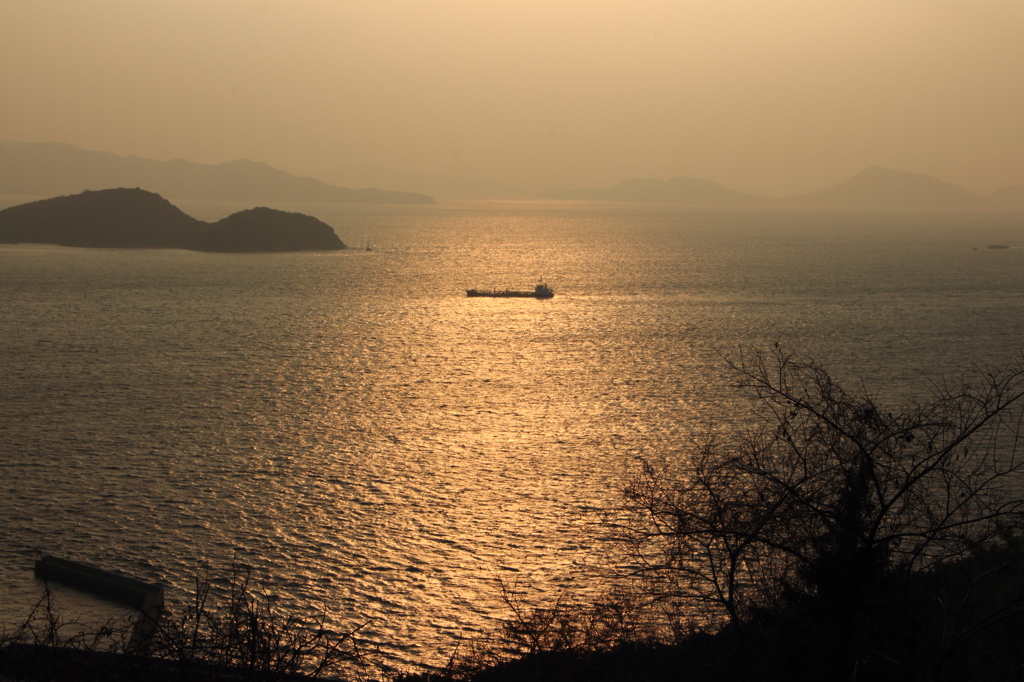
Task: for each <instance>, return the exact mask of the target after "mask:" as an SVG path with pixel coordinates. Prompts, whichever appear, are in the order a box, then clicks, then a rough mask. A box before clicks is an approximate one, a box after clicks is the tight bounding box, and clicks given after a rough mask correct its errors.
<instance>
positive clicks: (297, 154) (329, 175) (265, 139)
mask: <svg viewBox="0 0 1024 682" xmlns="http://www.w3.org/2000/svg"><path fill="white" fill-rule="evenodd" d="M0 59H2V63H3V64H4V66H5V67H6V68H4V69H2V70H0V86H2V87H3V91H4V93H5V95H4V97H3V98H2V99H0V140H11V141H21V142H49V141H54V142H66V143H70V144H74V145H76V146H79V147H82V148H84V149H96V150H102V151H109V152H113V153H115V154H119V155H138V156H142V157H148V158H155V159H164V160H167V159H173V158H183V159H187V160H190V161H195V162H198V163H221V162H226V161H233V160H235V159H239V158H246V159H252V160H256V161H261V162H264V163H267V164H269V165H271V166H274V167H277V168H281V169H283V170H286V171H288V172H289V173H293V174H297V175H304V176H312V177H316V178H319V179H321V180H324V181H326V182H334V183H338V181H339V180H342V179H345V178H347V177H353V169H356V168H359V167H364V166H379V167H384V168H388V169H391V170H393V171H395V172H397V173H406V174H423V175H443V176H454V177H464V178H472V179H477V180H481V181H482V180H486V181H490V182H495V183H504V184H506V185H510V186H513V187H518V188H522V189H523V190H525V191H527V192H531V193H532V192H536V191H539V190H543V189H552V188H575V187H600V186H611V185H614V184H615V183H617V182H619V181H621V180H624V179H627V178H632V177H658V178H672V177H680V176H683V177H694V178H707V179H712V180H715V181H716V182H719V183H722V184H724V185H727V186H728V187H730V188H733V189H736V190H738V191H742V192H748V193H764V194H769V195H773V196H783V195H787V194H794V193H799V192H807V191H812V190H816V189H819V188H822V187H827V186H831V185H835V184H838V183H840V182H843V181H845V180H847V179H848V178H850V177H851V176H853V175H855V174H856V173H858V172H860V171H862V170H863V169H864V168H866V167H868V166H872V165H878V166H883V167H887V168H894V169H898V170H902V171H911V172H919V173H925V174H928V175H932V176H934V177H936V178H940V179H942V180H944V181H947V182H950V183H955V184H957V185H961V186H963V187H965V188H968V189H970V190H972V191H974V192H977V193H979V194H989V193H991V192H992V191H993V190H995V189H998V188H1000V187H1003V186H1006V185H1014V184H1018V185H1019V184H1024V115H1022V114H1024V4H1022V3H1020V2H1016V1H1011V0H984V1H983V2H979V3H974V4H972V5H970V6H966V5H959V4H952V3H927V2H923V1H920V0H914V1H909V2H900V3H884V2H881V1H878V0H869V1H867V2H861V3H856V4H848V5H842V6H839V5H836V4H832V3H828V4H825V3H815V2H811V1H810V0H789V1H786V2H781V3H772V4H765V5H751V4H748V3H742V2H739V1H734V0H726V1H724V2H710V1H706V0H700V1H696V2H686V3H678V2H669V1H667V0H652V1H650V2H645V3H640V4H638V3H625V2H610V1H599V2H593V3H588V4H586V5H578V4H576V3H568V2H556V3H540V2H536V1H531V2H520V3H514V4H513V3H489V4H483V3H479V4H477V3H468V2H455V1H443V2H438V3H429V4H427V3H412V2H387V1H385V2H380V3H374V4H372V5H371V4H360V3H341V2H332V1H330V0H300V1H297V2H288V3H285V2H273V1H267V2H261V3H251V2H242V1H217V2H204V3H199V2H175V3H171V2H164V1H157V2H146V3H137V2H128V1H127V0H108V1H103V2H90V3H75V2H52V3H30V2H22V1H21V0H12V1H9V2H5V3H3V4H2V5H0ZM339 184H340V183H339Z"/></svg>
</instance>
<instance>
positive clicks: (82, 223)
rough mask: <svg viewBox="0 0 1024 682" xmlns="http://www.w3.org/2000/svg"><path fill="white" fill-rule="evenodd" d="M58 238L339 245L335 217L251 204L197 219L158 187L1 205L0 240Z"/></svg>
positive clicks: (90, 242)
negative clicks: (329, 218) (211, 219)
mask: <svg viewBox="0 0 1024 682" xmlns="http://www.w3.org/2000/svg"><path fill="white" fill-rule="evenodd" d="M16 243H32V244H59V245H61V246H91V247H102V248H149V249H190V250H193V251H224V252H234V253H240V252H264V251H336V250H338V249H344V248H345V244H343V243H342V241H341V240H340V239H338V235H336V234H335V233H334V230H333V229H332V228H331V226H330V225H328V224H326V223H323V222H321V221H319V220H317V219H316V218H314V217H312V216H308V215H303V214H301V213H288V212H285V211H277V210H274V209H271V208H263V207H260V208H252V209H249V210H246V211H239V212H238V213H233V214H232V215H229V216H228V217H227V218H224V219H223V220H219V221H217V222H216V223H212V224H211V223H207V222H203V221H202V220H196V219H195V218H193V217H192V216H189V215H187V214H185V213H183V212H182V211H181V210H180V209H178V208H177V207H176V206H174V205H173V204H171V202H169V201H167V200H166V199H164V198H163V197H161V196H160V195H159V194H154V193H153V192H147V191H145V190H142V189H124V188H120V189H105V190H99V191H96V192H91V191H86V192H82V193H81V194H74V195H71V196H62V197H54V198H52V199H42V200H40V201H33V202H30V203H27V204H21V205H19V206H11V207H10V208H7V209H4V210H3V211H0V244H16Z"/></svg>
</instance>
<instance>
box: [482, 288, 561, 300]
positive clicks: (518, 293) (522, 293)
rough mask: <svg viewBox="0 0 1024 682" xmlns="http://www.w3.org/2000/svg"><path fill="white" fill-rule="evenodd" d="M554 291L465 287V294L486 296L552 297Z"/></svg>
mask: <svg viewBox="0 0 1024 682" xmlns="http://www.w3.org/2000/svg"><path fill="white" fill-rule="evenodd" d="M554 295H555V294H554V292H550V293H537V292H535V291H512V290H506V291H486V290H482V289H466V296H470V297H474V296H486V297H487V298H553V297H554Z"/></svg>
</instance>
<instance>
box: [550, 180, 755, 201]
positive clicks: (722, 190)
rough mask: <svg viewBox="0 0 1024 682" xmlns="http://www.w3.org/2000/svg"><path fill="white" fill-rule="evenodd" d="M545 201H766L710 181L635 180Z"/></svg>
mask: <svg viewBox="0 0 1024 682" xmlns="http://www.w3.org/2000/svg"><path fill="white" fill-rule="evenodd" d="M540 196H541V197H542V198H545V199H581V200H584V201H640V202H653V203H679V204H722V205H729V206H747V205H751V204H757V203H764V202H765V201H768V198H767V197H762V196H755V195H753V194H744V193H743V192H737V191H736V190H734V189H729V188H728V187H725V186H724V185H720V184H718V183H717V182H712V181H711V180H702V179H699V178H672V179H671V180H668V181H666V180H655V179H648V178H634V179H633V180H625V181H623V182H620V183H619V184H617V185H615V186H614V187H608V188H605V189H600V188H599V189H571V190H563V191H557V190H551V191H547V192H541V194H540Z"/></svg>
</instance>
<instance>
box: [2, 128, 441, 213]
mask: <svg viewBox="0 0 1024 682" xmlns="http://www.w3.org/2000/svg"><path fill="white" fill-rule="evenodd" d="M112 187H141V188H143V189H146V190H149V191H152V192H157V193H159V194H162V195H164V196H168V197H171V198H174V199H198V200H218V201H258V202H275V201H295V202H337V203H361V204H369V203H372V204H433V203H434V200H433V199H432V198H431V197H429V196H426V195H423V194H415V193H411V192H390V191H387V190H381V189H347V188H344V187H334V186H332V185H328V184H327V183H324V182H321V181H320V180H316V179H313V178H300V177H297V176H294V175H291V174H289V173H286V172H284V171H282V170H278V169H276V168H272V167H270V166H268V165H266V164H264V163H259V162H256V161H246V160H244V159H241V160H238V161H231V162H229V163H221V164H216V165H204V164H199V163H192V162H191V161H183V160H181V159H175V160H174V161H157V160H155V159H143V158H140V157H138V156H127V157H125V156H117V155H115V154H110V153H108V152H97V151H88V150H84V149H79V148H78V147H75V146H73V145H69V144H60V143H31V144H30V143H24V144H8V145H0V194H21V195H29V196H54V195H65V194H74V193H77V192H81V191H83V190H87V189H89V190H98V189H108V188H112Z"/></svg>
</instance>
